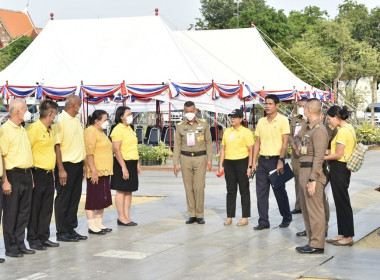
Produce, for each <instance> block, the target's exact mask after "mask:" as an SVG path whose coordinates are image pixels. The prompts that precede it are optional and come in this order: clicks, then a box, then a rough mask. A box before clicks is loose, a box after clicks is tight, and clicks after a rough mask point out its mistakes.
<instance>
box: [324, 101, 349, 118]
mask: <svg viewBox="0 0 380 280" xmlns="http://www.w3.org/2000/svg"><path fill="white" fill-rule="evenodd" d="M350 114H351V112H349V111H348V108H347V106H343V107H342V108H340V107H339V106H337V105H334V106H331V107H330V108H329V109H328V110H327V115H329V116H330V117H338V118H340V119H341V120H347V119H348V118H349V117H350Z"/></svg>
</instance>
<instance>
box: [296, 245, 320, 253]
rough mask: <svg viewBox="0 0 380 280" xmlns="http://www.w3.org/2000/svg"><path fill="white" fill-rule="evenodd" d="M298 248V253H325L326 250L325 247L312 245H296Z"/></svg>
mask: <svg viewBox="0 0 380 280" xmlns="http://www.w3.org/2000/svg"><path fill="white" fill-rule="evenodd" d="M296 250H297V252H298V253H301V254H323V253H324V252H325V249H323V248H314V247H311V246H310V245H305V246H302V247H296Z"/></svg>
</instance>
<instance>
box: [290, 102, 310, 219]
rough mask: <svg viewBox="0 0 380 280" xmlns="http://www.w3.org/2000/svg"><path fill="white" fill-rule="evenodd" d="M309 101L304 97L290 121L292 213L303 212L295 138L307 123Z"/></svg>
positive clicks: (298, 154)
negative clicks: (305, 112) (292, 183)
mask: <svg viewBox="0 0 380 280" xmlns="http://www.w3.org/2000/svg"><path fill="white" fill-rule="evenodd" d="M306 101H307V98H302V99H301V100H300V102H299V103H298V108H297V109H298V110H297V114H295V115H294V116H293V119H292V121H291V123H290V135H289V145H290V147H291V148H292V157H291V165H292V169H293V173H294V187H295V191H296V202H295V205H294V209H293V210H292V211H291V213H292V214H299V213H301V203H300V197H299V189H300V186H299V175H300V163H299V156H300V152H299V150H298V147H297V145H296V143H295V140H294V138H295V137H297V135H298V133H299V132H300V130H301V128H302V126H303V125H304V124H305V123H306V118H305V116H304V106H305V103H306Z"/></svg>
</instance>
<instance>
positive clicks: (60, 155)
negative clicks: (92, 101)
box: [54, 95, 87, 242]
mask: <svg viewBox="0 0 380 280" xmlns="http://www.w3.org/2000/svg"><path fill="white" fill-rule="evenodd" d="M81 105H82V101H81V99H80V98H79V97H78V96H76V95H70V96H69V97H68V98H67V99H66V103H65V110H63V111H62V113H61V114H59V121H58V123H57V125H56V131H57V137H56V145H55V152H56V156H57V166H56V169H55V179H56V184H55V185H56V190H57V196H56V198H55V205H54V210H55V222H56V227H57V241H64V242H78V241H79V240H86V239H87V236H83V235H80V234H79V233H77V232H76V231H75V228H76V227H77V226H78V218H77V212H78V205H79V201H80V197H81V194H82V180H83V179H84V178H86V171H87V169H86V164H85V161H84V159H85V157H86V149H85V145H84V135H83V128H82V125H81V123H80V121H79V119H78V118H77V117H76V115H77V114H78V113H79V110H80V108H81Z"/></svg>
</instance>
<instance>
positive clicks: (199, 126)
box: [174, 101, 212, 224]
mask: <svg viewBox="0 0 380 280" xmlns="http://www.w3.org/2000/svg"><path fill="white" fill-rule="evenodd" d="M196 112H197V109H196V108H195V104H194V103H193V102H192V101H187V102H186V103H185V106H184V109H183V113H184V116H185V120H184V121H182V122H180V123H178V125H177V130H176V133H175V139H174V174H175V175H176V176H177V174H178V172H179V170H180V168H179V163H181V171H182V177H183V183H184V185H185V191H186V201H187V213H188V215H189V219H188V220H187V221H186V224H192V223H194V222H197V223H198V224H204V223H205V220H204V193H205V180H206V169H208V170H211V160H212V139H211V133H210V128H209V126H208V125H207V123H206V122H205V120H202V119H198V118H196Z"/></svg>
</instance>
